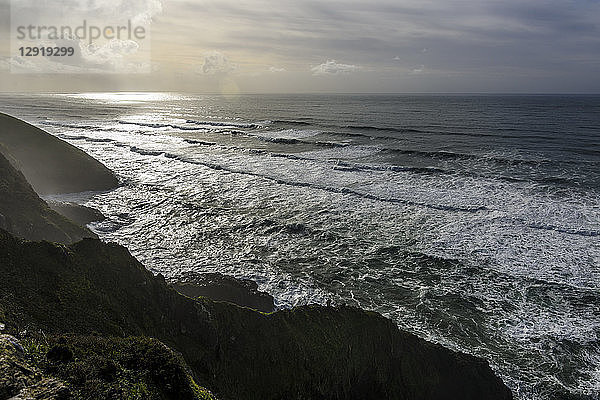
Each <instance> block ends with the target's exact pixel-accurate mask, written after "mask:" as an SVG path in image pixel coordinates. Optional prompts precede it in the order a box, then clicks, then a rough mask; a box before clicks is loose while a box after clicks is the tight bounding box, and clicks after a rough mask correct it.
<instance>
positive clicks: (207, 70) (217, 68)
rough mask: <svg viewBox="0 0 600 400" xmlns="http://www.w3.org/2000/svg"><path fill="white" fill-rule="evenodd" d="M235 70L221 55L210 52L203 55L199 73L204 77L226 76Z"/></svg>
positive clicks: (216, 52)
mask: <svg viewBox="0 0 600 400" xmlns="http://www.w3.org/2000/svg"><path fill="white" fill-rule="evenodd" d="M234 69H235V65H233V64H232V63H230V62H229V60H228V59H227V57H225V55H224V54H223V53H220V52H218V51H211V52H208V53H206V54H205V55H204V63H203V64H202V66H201V67H200V70H199V72H200V73H201V74H204V75H215V74H226V73H228V72H231V71H233V70H234Z"/></svg>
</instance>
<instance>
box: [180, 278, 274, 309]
mask: <svg viewBox="0 0 600 400" xmlns="http://www.w3.org/2000/svg"><path fill="white" fill-rule="evenodd" d="M171 286H172V287H173V288H174V289H175V290H177V291H178V292H179V293H181V294H184V295H186V296H188V297H192V298H195V297H208V298H209V299H211V300H215V301H227V302H229V303H233V304H237V305H239V306H242V307H249V308H253V309H255V310H258V311H262V312H273V311H275V303H274V299H273V296H271V295H270V294H268V293H265V292H261V291H259V290H258V285H257V284H256V282H253V281H251V280H247V279H237V278H234V277H232V276H228V275H223V274H220V273H208V274H199V273H187V274H185V275H183V276H181V277H179V278H178V282H175V283H172V284H171Z"/></svg>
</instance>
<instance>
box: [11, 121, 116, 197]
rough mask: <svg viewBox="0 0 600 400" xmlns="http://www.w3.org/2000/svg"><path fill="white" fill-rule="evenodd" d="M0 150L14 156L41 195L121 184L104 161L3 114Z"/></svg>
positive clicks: (14, 159) (92, 189)
mask: <svg viewBox="0 0 600 400" xmlns="http://www.w3.org/2000/svg"><path fill="white" fill-rule="evenodd" d="M0 144H2V145H3V147H0V153H3V154H4V155H5V156H7V157H10V158H12V159H11V161H14V162H16V164H17V165H15V167H16V168H17V169H18V170H20V171H21V172H22V173H23V175H25V178H26V179H27V181H28V182H29V183H30V184H31V186H33V188H34V189H35V191H36V192H37V193H39V194H41V195H46V194H56V193H74V192H86V191H98V190H108V189H112V188H114V187H116V186H117V184H118V181H117V179H116V178H115V176H114V174H113V173H112V172H111V171H110V170H109V169H108V168H106V167H105V166H104V165H103V164H101V163H100V162H98V161H97V160H95V159H94V158H92V157H90V156H89V155H87V154H86V153H85V152H83V151H82V150H80V149H78V148H77V147H75V146H72V145H70V144H68V143H66V142H64V141H62V140H60V139H58V138H57V137H54V136H52V135H50V134H49V133H47V132H44V131H43V130H41V129H39V128H36V127H35V126H33V125H30V124H28V123H27V122H24V121H21V120H19V119H17V118H14V117H11V116H9V115H6V114H2V113H0Z"/></svg>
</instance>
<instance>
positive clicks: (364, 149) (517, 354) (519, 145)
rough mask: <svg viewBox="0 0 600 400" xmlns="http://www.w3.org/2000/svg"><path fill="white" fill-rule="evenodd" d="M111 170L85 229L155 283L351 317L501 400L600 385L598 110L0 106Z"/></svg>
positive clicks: (365, 98) (525, 99)
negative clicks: (476, 369) (484, 380)
mask: <svg viewBox="0 0 600 400" xmlns="http://www.w3.org/2000/svg"><path fill="white" fill-rule="evenodd" d="M0 110H1V111H3V112H5V113H8V114H11V115H14V116H17V117H20V118H23V119H25V120H27V121H28V122H30V123H32V124H34V125H36V126H38V127H40V128H42V129H45V130H46V131H48V132H50V133H52V134H54V135H56V136H58V137H59V138H61V139H64V140H66V141H67V142H69V143H71V144H73V145H75V146H77V147H80V148H81V149H83V150H84V151H86V152H88V153H89V154H91V155H92V156H94V157H95V158H97V159H98V160H100V161H102V162H103V163H105V164H106V165H107V166H108V167H109V168H111V169H112V170H113V171H115V172H116V174H117V175H118V177H119V179H120V181H121V182H122V184H121V186H120V187H119V188H118V189H116V190H114V191H111V192H107V193H86V194H77V195H71V196H62V197H61V198H62V199H70V200H75V201H79V202H83V203H85V204H86V205H89V206H92V207H95V208H97V209H99V210H101V211H102V212H103V213H104V214H105V215H106V217H107V219H106V221H104V222H101V223H95V224H93V225H92V229H93V230H94V231H95V232H97V233H98V234H99V235H100V237H101V238H102V239H104V240H107V241H115V242H118V243H121V244H123V245H125V246H127V247H128V248H129V249H130V250H131V252H132V253H133V254H134V255H135V256H136V257H137V258H138V259H139V260H140V261H142V262H143V263H144V264H145V265H146V266H147V267H148V268H149V269H151V270H152V271H153V272H155V273H162V274H164V275H165V276H167V277H168V278H170V279H177V277H178V276H179V275H180V274H182V273H183V272H187V271H198V272H222V273H225V274H230V275H233V276H236V277H241V278H250V279H253V280H255V281H256V282H257V283H258V284H259V285H260V288H261V289H262V290H265V291H267V292H269V293H271V294H272V295H273V296H274V297H275V299H276V304H277V306H278V307H280V308H285V307H291V306H294V305H299V304H306V303H327V302H333V303H334V304H336V303H337V304H341V303H344V304H352V305H356V306H359V307H363V308H366V309H370V310H375V311H378V312H380V313H382V314H384V315H386V316H388V317H390V318H392V319H393V320H394V321H396V322H397V324H398V325H399V326H400V327H401V328H403V329H406V330H408V331H410V332H413V333H415V334H417V335H419V336H421V337H423V338H426V339H428V340H432V341H434V342H438V343H441V344H443V345H445V346H447V347H450V348H452V349H456V350H461V351H464V352H467V353H470V354H474V355H477V356H481V357H484V358H486V359H487V360H489V362H490V364H491V366H492V368H493V369H494V370H495V371H496V372H497V373H498V374H499V375H500V376H501V377H502V378H503V379H504V381H505V382H506V383H507V384H508V385H509V386H510V387H511V389H513V391H514V392H515V394H516V395H517V398H519V399H547V398H557V397H560V396H563V395H568V394H570V395H581V396H584V398H590V399H592V398H597V396H598V393H599V391H600V340H599V335H600V97H597V96H596V97H594V96H491V95H490V96H466V95H465V96H434V95H427V96H387V95H386V96H383V95H241V96H230V97H228V96H216V95H214V96H213V95H188V94H176V93H113V94H108V93H107V94H102V93H90V94H37V95H0Z"/></svg>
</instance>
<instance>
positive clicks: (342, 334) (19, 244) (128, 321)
mask: <svg viewBox="0 0 600 400" xmlns="http://www.w3.org/2000/svg"><path fill="white" fill-rule="evenodd" d="M0 265H2V266H3V268H2V269H0V321H2V322H4V323H5V324H6V329H7V331H8V332H9V333H14V334H16V333H18V332H22V331H24V330H27V331H28V332H39V331H40V330H41V331H43V332H45V333H46V334H49V335H61V334H64V333H65V332H70V333H74V334H78V335H89V334H90V333H94V334H96V335H105V336H117V337H126V336H132V335H133V336H149V337H154V338H157V339H159V340H161V341H162V342H164V343H165V344H167V345H169V346H170V347H172V348H174V349H176V350H178V351H180V352H181V353H182V355H183V357H184V359H185V360H186V362H187V363H188V365H189V366H190V367H191V369H192V370H193V372H194V376H195V378H196V382H198V383H199V384H200V385H202V386H204V387H207V388H209V389H210V390H212V391H213V392H214V393H216V395H217V397H219V398H220V399H222V400H226V399H240V398H243V399H248V400H251V399H300V398H303V399H306V398H311V399H365V398H378V399H456V398H461V399H481V398H485V399H490V400H493V399H509V398H511V394H510V391H509V390H508V389H507V388H506V387H505V386H504V385H503V383H502V382H501V380H500V379H499V378H497V377H496V376H495V375H494V373H493V372H492V370H491V369H490V368H489V366H488V365H487V363H486V362H485V361H484V360H481V359H478V358H475V357H471V356H468V355H465V354H460V353H456V352H452V351H450V350H447V349H445V348H443V347H441V346H438V345H434V344H431V343H428V342H425V341H423V340H421V339H419V338H417V337H415V336H413V335H410V334H408V333H405V332H401V331H399V330H398V328H397V327H396V326H395V325H394V324H393V323H392V322H391V321H390V320H388V319H385V318H383V317H381V316H380V315H377V314H375V313H370V312H365V311H362V310H359V309H355V308H349V307H337V308H332V307H321V306H306V307H298V308H295V309H292V310H286V311H279V312H276V313H271V314H264V313H260V312H257V311H255V310H251V309H248V308H243V307H238V306H235V305H233V304H229V303H222V302H213V301H210V300H207V299H203V298H200V299H191V298H187V297H185V296H182V295H180V294H179V293H177V292H176V291H175V290H173V289H171V288H169V287H168V285H167V284H166V282H165V281H164V279H162V278H161V277H160V276H159V277H154V276H153V275H152V274H151V273H150V272H149V271H147V270H146V269H145V268H144V267H143V266H142V265H141V264H140V263H139V262H138V261H137V260H135V258H133V257H132V256H131V255H130V254H129V252H128V251H127V249H125V248H123V247H121V246H118V245H115V244H105V243H102V242H100V241H98V240H93V239H85V240H83V241H81V242H78V243H75V244H73V245H71V246H63V245H55V244H51V243H47V242H41V243H36V242H26V241H21V240H18V239H16V238H14V237H12V236H11V235H9V234H8V233H6V232H0Z"/></svg>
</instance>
